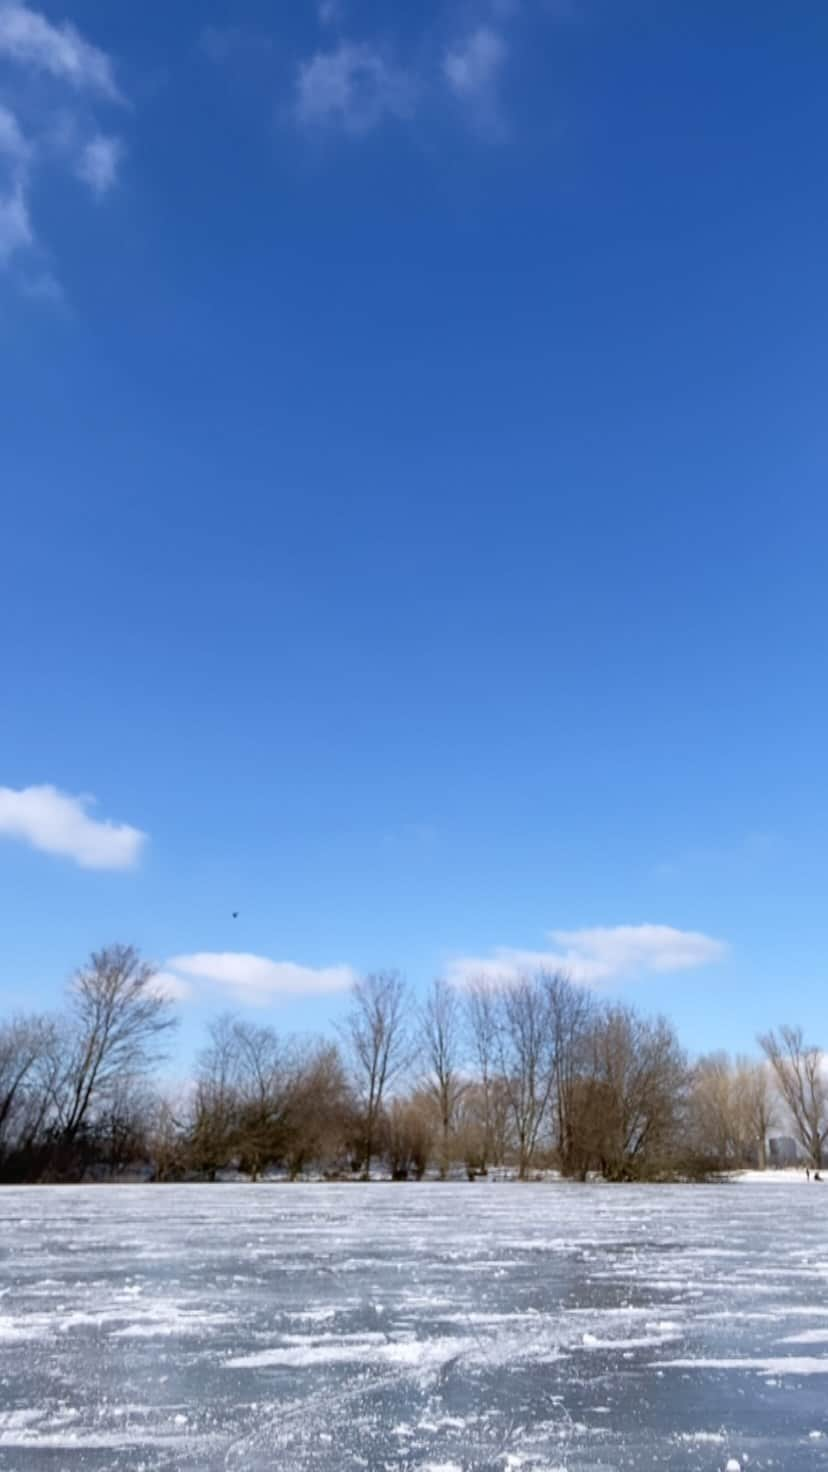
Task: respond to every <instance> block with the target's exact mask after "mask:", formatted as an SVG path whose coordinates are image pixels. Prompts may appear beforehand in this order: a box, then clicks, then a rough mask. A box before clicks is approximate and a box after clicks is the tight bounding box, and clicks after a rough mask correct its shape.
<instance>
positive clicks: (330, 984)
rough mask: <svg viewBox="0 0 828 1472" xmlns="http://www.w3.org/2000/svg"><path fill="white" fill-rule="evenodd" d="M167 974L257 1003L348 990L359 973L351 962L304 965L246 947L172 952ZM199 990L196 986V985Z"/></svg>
mask: <svg viewBox="0 0 828 1472" xmlns="http://www.w3.org/2000/svg"><path fill="white" fill-rule="evenodd" d="M163 974H164V976H165V977H166V978H167V979H168V980H169V979H170V978H172V979H173V980H177V981H179V982H180V980H181V978H185V981H184V985H185V986H187V985H189V984H190V982H195V983H201V984H202V986H203V985H204V984H206V985H207V986H208V987H215V988H217V989H218V990H219V991H220V992H223V993H225V994H226V995H228V996H229V997H231V998H233V1000H235V1001H237V1002H246V1003H248V1004H249V1005H251V1006H254V1007H262V1006H266V1005H267V1003H268V1002H272V1001H275V1000H279V999H281V998H286V997H321V996H330V995H332V994H334V993H336V992H344V991H347V990H348V988H349V987H350V986H351V985H352V984H353V982H354V979H355V973H354V971H353V970H352V969H351V967H350V966H344V965H339V966H321V967H314V966H300V965H298V964H297V963H296V962H295V961H272V960H270V959H269V958H268V957H267V956H255V955H250V954H248V953H247V952H244V951H200V952H197V953H196V954H194V955H186V956H172V957H171V958H170V960H169V961H168V962H167V965H166V968H165V971H164V973H163ZM192 990H195V988H192Z"/></svg>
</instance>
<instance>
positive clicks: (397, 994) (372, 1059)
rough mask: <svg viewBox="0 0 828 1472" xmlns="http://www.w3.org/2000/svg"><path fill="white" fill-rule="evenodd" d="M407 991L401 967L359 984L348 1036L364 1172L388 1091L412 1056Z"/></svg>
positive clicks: (367, 1169)
mask: <svg viewBox="0 0 828 1472" xmlns="http://www.w3.org/2000/svg"><path fill="white" fill-rule="evenodd" d="M407 1013H408V990H407V987H406V985H405V982H404V981H403V979H402V977H401V976H400V975H399V972H397V971H375V972H373V973H371V974H370V975H368V976H363V977H361V978H360V980H358V981H356V982H354V986H353V991H352V997H351V1009H350V1012H349V1013H348V1016H347V1018H346V1020H345V1027H344V1034H345V1040H346V1043H347V1045H348V1052H349V1055H350V1063H351V1069H352V1072H353V1077H354V1086H355V1090H356V1093H357V1096H358V1098H359V1102H360V1106H361V1114H362V1121H363V1141H364V1145H363V1151H364V1175H365V1178H366V1180H367V1179H369V1178H370V1175H371V1161H372V1159H373V1157H374V1154H375V1152H376V1144H377V1133H378V1125H379V1122H380V1118H381V1114H382V1106H383V1100H384V1099H385V1095H386V1091H387V1090H388V1089H389V1088H390V1087H391V1085H392V1084H393V1083H394V1081H395V1079H397V1078H399V1076H400V1074H401V1073H402V1071H403V1069H404V1068H406V1067H407V1065H408V1063H409V1060H410V1041H409V1037H408V1032H407V1025H406V1023H407Z"/></svg>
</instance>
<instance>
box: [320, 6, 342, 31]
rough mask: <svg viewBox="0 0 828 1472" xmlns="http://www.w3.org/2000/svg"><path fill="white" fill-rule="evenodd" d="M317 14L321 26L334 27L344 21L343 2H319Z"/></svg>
mask: <svg viewBox="0 0 828 1472" xmlns="http://www.w3.org/2000/svg"><path fill="white" fill-rule="evenodd" d="M316 13H317V15H318V16H319V24H320V25H322V26H334V25H336V23H337V21H339V20H341V19H342V0H319V4H318V5H317V7H316Z"/></svg>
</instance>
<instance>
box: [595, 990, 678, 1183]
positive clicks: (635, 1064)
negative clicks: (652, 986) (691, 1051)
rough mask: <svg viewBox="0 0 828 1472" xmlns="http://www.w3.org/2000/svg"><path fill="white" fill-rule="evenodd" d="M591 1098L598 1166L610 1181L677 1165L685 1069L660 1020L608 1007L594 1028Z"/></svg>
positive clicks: (673, 1039)
mask: <svg viewBox="0 0 828 1472" xmlns="http://www.w3.org/2000/svg"><path fill="white" fill-rule="evenodd" d="M593 1038H594V1041H593V1061H592V1080H591V1084H592V1087H591V1092H590V1094H589V1103H590V1108H591V1111H592V1123H591V1128H592V1130H593V1131H594V1132H595V1139H596V1146H597V1155H598V1164H599V1166H600V1169H601V1171H602V1173H603V1174H604V1175H605V1176H606V1177H607V1178H608V1179H610V1180H631V1179H637V1178H641V1177H644V1176H648V1175H650V1176H652V1175H658V1174H661V1173H664V1172H668V1171H669V1170H670V1169H672V1168H673V1165H674V1162H675V1156H676V1151H677V1149H678V1146H679V1143H680V1130H681V1123H682V1119H683V1106H684V1097H685V1091H686V1080H687V1068H686V1064H685V1060H684V1056H683V1054H682V1052H681V1049H680V1047H679V1044H678V1041H677V1039H676V1036H675V1033H674V1031H673V1029H672V1027H671V1026H670V1024H669V1023H668V1022H667V1021H666V1020H665V1019H664V1018H662V1017H659V1018H656V1019H655V1020H653V1021H650V1020H649V1019H646V1018H642V1017H640V1016H639V1015H638V1013H637V1012H635V1011H634V1010H633V1008H632V1007H621V1006H613V1007H607V1008H606V1009H605V1011H604V1012H603V1014H602V1015H601V1016H600V1018H599V1019H598V1020H597V1022H596V1024H595V1027H594V1029H593Z"/></svg>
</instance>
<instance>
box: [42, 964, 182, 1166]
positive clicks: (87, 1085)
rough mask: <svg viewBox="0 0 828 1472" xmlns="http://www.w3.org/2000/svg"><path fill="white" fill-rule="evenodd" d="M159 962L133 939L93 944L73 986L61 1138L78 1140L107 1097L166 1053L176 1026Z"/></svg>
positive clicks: (61, 1102)
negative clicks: (160, 985) (96, 947)
mask: <svg viewBox="0 0 828 1472" xmlns="http://www.w3.org/2000/svg"><path fill="white" fill-rule="evenodd" d="M155 976H156V970H155V968H154V967H153V966H151V965H149V964H148V963H147V962H146V961H143V960H142V959H141V957H140V955H139V953H138V951H137V950H136V949H135V947H134V946H124V945H112V946H107V947H105V948H104V949H103V950H101V951H93V952H92V955H91V957H90V959H89V961H88V963H87V965H86V966H85V967H83V968H82V969H81V970H80V971H78V972H77V973H76V975H75V978H74V981H73V983H72V987H71V990H70V1016H69V1048H68V1053H67V1056H66V1068H65V1072H64V1076H63V1079H62V1082H61V1085H60V1090H59V1094H58V1097H57V1100H56V1103H57V1109H58V1115H59V1120H60V1130H61V1136H62V1139H63V1142H64V1143H65V1144H72V1142H73V1141H74V1140H75V1139H76V1138H77V1137H78V1135H79V1133H80V1131H81V1130H82V1129H83V1128H84V1126H85V1125H86V1124H87V1123H88V1122H89V1120H90V1117H91V1114H92V1111H93V1109H94V1108H95V1107H96V1106H97V1105H98V1103H99V1102H100V1101H101V1099H103V1098H105V1097H106V1096H107V1095H108V1094H111V1092H112V1091H113V1090H114V1088H115V1086H116V1085H122V1084H123V1083H124V1081H125V1080H126V1079H127V1078H131V1079H134V1078H138V1077H140V1076H141V1075H142V1074H144V1073H145V1072H146V1070H147V1069H148V1068H149V1067H150V1065H151V1064H152V1063H154V1062H155V1061H157V1059H158V1058H159V1057H160V1056H162V1055H163V1046H162V1045H163V1040H164V1038H165V1036H166V1035H167V1034H168V1032H169V1030H170V1029H171V1028H172V1027H174V1026H175V1018H174V1016H173V1014H172V1006H171V1003H170V1001H169V1000H168V999H167V998H165V997H164V996H162V995H161V993H160V992H158V991H157V990H156V989H155V987H154V981H155Z"/></svg>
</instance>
